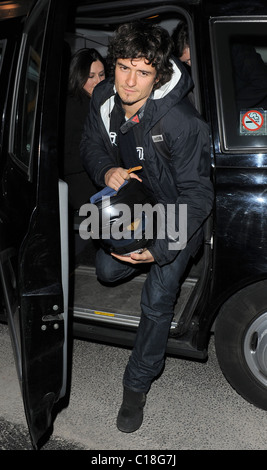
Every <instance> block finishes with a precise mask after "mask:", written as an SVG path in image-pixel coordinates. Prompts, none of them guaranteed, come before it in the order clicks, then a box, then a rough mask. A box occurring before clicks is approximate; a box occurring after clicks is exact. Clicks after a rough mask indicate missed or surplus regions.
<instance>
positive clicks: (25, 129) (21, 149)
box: [9, 1, 50, 176]
mask: <svg viewBox="0 0 267 470" xmlns="http://www.w3.org/2000/svg"><path fill="white" fill-rule="evenodd" d="M49 3H50V2H49V1H46V2H42V3H41V2H40V3H39V4H38V5H37V8H36V10H35V12H34V14H33V15H32V16H31V21H30V24H29V23H28V24H27V26H26V29H25V31H24V34H23V37H22V43H21V48H20V56H19V62H18V70H17V80H16V86H15V94H14V100H13V110H12V123H11V133H10V149H9V150H10V153H11V155H12V156H13V158H14V159H15V160H16V162H17V163H18V164H19V165H20V166H21V167H22V168H23V169H24V170H25V172H26V173H27V174H28V176H30V162H31V153H32V146H33V134H34V123H35V117H36V110H37V102H38V92H39V79H40V71H41V58H42V49H43V41H44V34H45V28H46V19H47V10H48V6H49Z"/></svg>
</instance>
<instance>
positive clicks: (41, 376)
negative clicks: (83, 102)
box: [0, 0, 68, 448]
mask: <svg viewBox="0 0 267 470" xmlns="http://www.w3.org/2000/svg"><path fill="white" fill-rule="evenodd" d="M4 3H7V2H4ZM8 3H9V6H10V11H11V8H12V6H11V4H12V2H8ZM14 5H16V7H19V5H21V8H22V9H23V5H24V7H25V6H28V9H29V12H27V14H23V15H22V14H21V13H20V12H19V18H12V14H11V15H10V14H9V17H10V16H11V19H5V12H4V10H2V12H1V9H2V8H3V9H4V8H6V6H5V7H1V5H0V20H1V21H0V24H1V26H0V36H1V37H0V47H1V55H0V59H1V64H0V72H1V75H0V85H1V86H0V88H1V91H2V96H1V107H2V109H1V117H2V116H3V119H2V123H1V125H2V128H1V135H0V138H1V142H0V143H1V156H0V158H1V162H0V163H1V165H0V184H1V193H0V279H1V283H0V285H1V290H2V303H3V304H4V305H5V312H6V315H7V319H8V324H9V327H10V332H11V338H12V344H13V346H14V352H15V357H16V364H17V370H18V376H19V379H20V384H21V390H22V395H23V401H24V406H25V412H26V418H27V423H28V427H29V431H30V435H31V439H32V444H33V447H34V448H38V442H39V441H40V439H41V438H42V436H44V434H45V433H46V432H47V430H48V429H49V427H50V425H51V421H52V419H51V411H52V408H53V406H54V404H55V403H56V402H57V401H58V400H59V399H60V398H62V397H63V396H64V395H65V393H66V371H67V349H66V348H67V304H68V302H67V297H68V289H67V286H68V262H67V253H68V250H67V246H68V245H67V233H68V232H67V189H66V185H65V183H63V182H61V181H59V177H58V151H57V134H58V121H59V119H58V105H57V103H58V101H59V100H58V95H59V87H60V69H61V57H62V45H63V33H64V26H65V25H64V15H65V13H64V12H66V10H67V7H66V1H64V2H63V1H62V0H39V1H32V2H30V1H24V2H23V1H22V2H14ZM23 13H25V12H23ZM7 16H8V15H7ZM3 90H4V93H3Z"/></svg>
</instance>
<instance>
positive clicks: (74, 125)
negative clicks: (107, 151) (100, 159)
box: [63, 92, 97, 210]
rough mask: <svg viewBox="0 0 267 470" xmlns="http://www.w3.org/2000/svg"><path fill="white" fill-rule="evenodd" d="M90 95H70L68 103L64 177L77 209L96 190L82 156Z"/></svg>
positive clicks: (73, 206)
mask: <svg viewBox="0 0 267 470" xmlns="http://www.w3.org/2000/svg"><path fill="white" fill-rule="evenodd" d="M89 105H90V97H89V95H87V93H85V92H83V93H81V95H80V96H78V97H76V96H73V95H69V96H68V99H67V104H66V115H65V136H64V139H65V140H64V168H63V178H64V180H65V181H66V183H68V193H69V204H70V206H71V207H72V208H73V209H75V210H77V209H80V207H81V205H82V204H85V203H86V202H89V199H90V196H91V195H92V194H94V193H95V192H96V190H97V189H96V187H95V186H94V185H93V183H92V182H91V180H90V179H89V176H88V174H87V172H86V171H85V170H84V166H83V163H82V160H81V156H80V150H79V146H80V142H81V137H82V133H83V126H84V122H85V120H86V117H87V115H88V112H89Z"/></svg>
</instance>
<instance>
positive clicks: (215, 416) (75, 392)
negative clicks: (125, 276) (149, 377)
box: [0, 324, 267, 466]
mask: <svg viewBox="0 0 267 470" xmlns="http://www.w3.org/2000/svg"><path fill="white" fill-rule="evenodd" d="M129 354H130V350H129V349H124V348H120V347H115V346H108V345H104V344H97V343H93V342H89V341H84V340H74V345H73V364H72V378H71V394H70V399H69V402H68V405H67V406H66V407H65V408H63V409H62V410H61V411H60V412H59V414H58V416H57V419H56V420H55V422H54V430H53V434H52V436H51V437H50V439H49V441H48V442H46V443H45V444H44V445H43V447H42V448H41V449H40V451H43V450H64V451H66V450H73V451H75V450H86V451H91V453H90V455H96V456H99V455H102V454H99V451H101V453H105V455H107V454H110V455H111V454H112V452H116V451H120V452H124V453H126V452H128V451H129V452H130V451H133V452H135V453H136V452H138V455H139V454H142V455H145V453H147V452H152V451H161V453H162V454H164V455H165V454H167V452H169V453H170V452H174V453H178V452H179V451H182V450H209V451H210V450H266V449H267V413H266V411H263V410H261V409H258V408H256V407H255V406H254V405H252V404H250V403H248V402H246V401H245V400H244V399H243V398H242V397H241V396H240V395H238V394H237V393H236V392H235V390H233V389H232V387H231V386H230V385H229V384H228V382H227V381H226V379H225V378H224V376H223V375H222V373H221V370H220V368H219V365H218V362H217V358H216V354H215V347H214V340H213V338H211V342H210V347H209V359H208V361H207V362H204V363H202V362H197V361H191V360H185V359H181V358H175V357H170V356H168V357H167V358H166V365H165V369H164V371H163V373H162V374H161V376H160V377H159V378H158V379H157V380H156V381H155V382H154V383H153V384H152V387H151V390H150V392H149V394H148V396H147V403H146V406H145V412H144V422H143V425H142V426H141V428H140V429H139V430H138V431H136V432H134V433H131V434H127V433H122V432H120V431H118V429H117V427H116V417H117V412H118V409H119V406H120V404H121V398H122V386H121V382H122V375H123V372H124V368H125V365H126V362H127V359H128V357H129ZM0 450H32V447H31V442H30V438H29V434H28V430H27V425H26V420H25V416H24V410H23V404H22V399H21V395H20V388H19V384H18V380H17V376H16V370H15V364H14V359H13V354H12V348H11V343H10V338H9V334H8V329H7V326H6V325H3V324H0ZM38 455H40V454H38ZM42 455H43V454H42ZM88 455H89V454H88ZM103 455H104V454H103ZM97 458H100V457H97ZM91 463H95V462H92V460H91ZM102 463H108V462H102ZM152 463H153V462H152ZM138 465H139V463H138ZM176 465H178V464H177V463H176ZM117 466H122V465H117ZM172 466H174V465H172Z"/></svg>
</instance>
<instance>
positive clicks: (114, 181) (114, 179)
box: [105, 167, 142, 191]
mask: <svg viewBox="0 0 267 470" xmlns="http://www.w3.org/2000/svg"><path fill="white" fill-rule="evenodd" d="M130 178H136V179H138V180H139V181H141V182H142V180H141V178H139V176H137V175H136V174H135V173H130V174H129V173H128V171H127V170H125V168H121V167H113V168H110V170H108V171H107V172H106V174H105V184H106V186H109V187H110V188H112V189H115V191H118V189H119V188H120V186H121V185H122V184H123V183H124V181H125V180H129V179H130Z"/></svg>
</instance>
